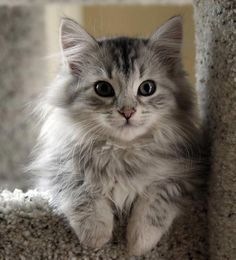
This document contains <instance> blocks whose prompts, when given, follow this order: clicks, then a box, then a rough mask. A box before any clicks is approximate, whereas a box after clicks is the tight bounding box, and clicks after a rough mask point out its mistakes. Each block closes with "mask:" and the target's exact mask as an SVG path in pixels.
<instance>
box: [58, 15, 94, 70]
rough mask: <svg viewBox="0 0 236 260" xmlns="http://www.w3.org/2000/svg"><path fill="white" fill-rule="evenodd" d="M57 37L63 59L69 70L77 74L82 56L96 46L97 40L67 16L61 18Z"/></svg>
mask: <svg viewBox="0 0 236 260" xmlns="http://www.w3.org/2000/svg"><path fill="white" fill-rule="evenodd" d="M59 38H60V45H61V52H62V56H63V58H64V61H65V62H66V63H67V64H68V65H69V68H70V69H71V72H72V73H74V74H76V75H78V74H79V66H80V65H81V64H80V63H81V60H82V58H83V57H84V56H86V53H89V52H90V51H91V50H94V48H96V47H97V45H98V43H97V41H96V40H95V39H94V38H93V37H92V36H91V35H90V34H89V33H87V32H86V31H85V30H84V29H83V28H82V27H81V26H80V25H79V24H78V23H77V22H75V21H73V20H72V19H69V18H63V19H62V20H61V24H60V35H59Z"/></svg>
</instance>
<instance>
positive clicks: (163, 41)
mask: <svg viewBox="0 0 236 260" xmlns="http://www.w3.org/2000/svg"><path fill="white" fill-rule="evenodd" d="M182 41H183V25H182V17H181V16H174V17H172V18H171V19H169V20H168V21H167V22H166V23H164V24H163V25H162V26H161V27H159V28H158V29H157V30H156V31H155V32H154V33H153V35H152V36H151V37H150V44H151V45H152V46H154V48H155V47H158V49H159V50H161V49H163V50H164V51H165V54H166V55H167V56H168V55H169V57H173V58H174V57H179V56H180V53H181V47H182Z"/></svg>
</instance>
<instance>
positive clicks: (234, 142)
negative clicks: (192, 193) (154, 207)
mask: <svg viewBox="0 0 236 260" xmlns="http://www.w3.org/2000/svg"><path fill="white" fill-rule="evenodd" d="M194 6H195V21H196V43H197V88H198V91H199V95H200V103H201V108H202V112H203V115H204V120H205V125H206V126H207V127H208V133H209V134H208V140H209V145H211V173H210V177H209V196H208V203H207V202H206V201H205V199H204V198H201V199H198V200H196V202H195V204H194V205H193V206H192V208H189V209H187V210H186V214H185V215H183V216H182V217H181V218H179V219H178V220H177V221H176V222H175V223H174V225H173V227H172V228H171V230H170V231H169V233H168V234H167V235H165V236H164V237H163V239H162V240H161V242H160V243H159V244H158V246H157V247H156V248H155V249H153V250H152V251H151V252H150V253H148V254H147V255H145V256H142V257H139V258H135V259H153V260H154V259H155V260H157V259H158V260H169V259H173V260H190V259H194V260H203V259H212V260H224V259H227V260H233V259H236V192H235V191H236V177H235V176H236V173H235V172H236V166H235V161H236V153H235V148H236V135H235V132H236V109H235V108H236V107H235V103H236V89H235V84H236V69H235V68H236V57H235V53H236V44H235V43H236V34H235V13H236V3H235V1H234V0H231V1H221V0H207V1H201V0H198V1H197V0H195V1H194ZM49 200H50V198H49V197H48V195H47V194H44V193H38V192H36V191H29V192H27V193H23V192H22V191H19V190H15V191H14V192H13V193H12V192H9V191H3V192H2V193H1V194H0V259H81V260H82V259H132V258H129V257H128V256H127V254H126V250H125V239H124V237H123V234H122V232H121V233H120V232H117V233H116V234H115V238H114V241H112V242H111V243H110V244H108V245H107V246H105V247H104V248H103V249H101V250H98V251H94V250H90V249H87V248H83V247H81V246H80V244H79V242H78V240H77V238H76V236H75V235H74V234H73V232H72V231H71V229H70V227H69V226H68V225H67V223H66V221H65V220H64V219H63V217H62V216H60V215H59V214H57V213H56V212H54V211H53V209H52V208H50V206H49V204H48V202H49ZM207 204H208V205H207ZM208 237H209V239H208ZM208 244H209V245H208Z"/></svg>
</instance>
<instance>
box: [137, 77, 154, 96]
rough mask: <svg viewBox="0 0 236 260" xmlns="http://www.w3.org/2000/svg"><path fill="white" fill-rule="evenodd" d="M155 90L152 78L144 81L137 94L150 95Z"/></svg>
mask: <svg viewBox="0 0 236 260" xmlns="http://www.w3.org/2000/svg"><path fill="white" fill-rule="evenodd" d="M155 91H156V84H155V82H154V81H152V80H146V81H144V82H143V83H142V84H141V85H140V86H139V88H138V95H141V96H151V95H152V94H153V93H154V92H155Z"/></svg>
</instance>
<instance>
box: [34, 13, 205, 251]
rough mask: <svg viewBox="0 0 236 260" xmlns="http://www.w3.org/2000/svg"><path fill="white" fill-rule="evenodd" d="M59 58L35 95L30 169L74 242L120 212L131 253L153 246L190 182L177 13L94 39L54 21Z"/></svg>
mask: <svg viewBox="0 0 236 260" xmlns="http://www.w3.org/2000/svg"><path fill="white" fill-rule="evenodd" d="M60 37H61V38H60V39H61V49H62V56H63V66H62V69H61V72H60V73H59V75H58V77H57V79H56V80H55V82H54V83H53V85H52V87H51V88H50V90H49V92H48V93H47V95H46V96H45V97H44V99H43V105H42V106H41V109H42V118H43V120H44V123H43V126H42V130H41V134H40V136H39V142H38V145H37V149H36V151H37V156H36V159H35V161H34V162H33V163H32V168H33V170H34V171H35V172H37V173H38V174H39V175H40V176H41V177H40V186H41V187H43V188H44V189H48V190H49V192H50V193H51V195H52V202H53V205H54V206H55V207H56V208H58V209H59V210H60V211H62V212H63V213H64V214H65V216H66V217H67V219H68V220H69V222H70V225H71V226H72V228H73V229H74V231H75V233H76V234H77V235H78V238H79V239H80V241H81V243H82V244H84V245H87V246H90V247H93V248H100V247H102V246H103V245H104V244H105V243H107V242H108V241H110V240H111V238H112V231H113V225H114V214H116V212H122V214H123V213H125V214H127V215H128V225H127V244H128V250H129V253H130V254H131V255H141V254H143V253H145V252H147V251H148V250H150V249H151V248H153V247H154V246H155V245H156V244H157V242H158V241H159V240H160V238H161V237H162V235H163V234H164V233H165V232H166V231H167V230H168V228H169V227H170V225H171V224H172V222H173V220H174V219H175V218H176V216H177V215H178V214H179V213H180V211H181V209H182V208H183V207H185V205H186V204H185V203H186V201H188V200H189V197H190V196H191V194H192V192H193V191H194V189H195V187H196V185H197V183H198V181H199V172H200V163H199V160H200V157H199V152H198V146H199V142H200V134H199V133H200V131H199V125H198V117H197V113H196V106H195V104H194V101H195V97H194V94H193V89H192V88H191V87H190V86H189V84H188V82H187V81H186V78H185V73H184V72H183V68H182V64H181V57H180V54H181V45H182V20H181V17H174V18H172V19H170V20H168V21H167V22H166V23H165V24H164V25H162V26H161V27H160V28H159V29H158V30H157V31H156V32H155V33H154V34H153V35H152V36H151V37H150V38H148V39H141V38H128V37H117V38H108V39H98V40H96V39H94V38H93V37H92V36H91V35H89V34H88V33H87V32H86V31H85V30H84V29H82V28H81V27H80V26H79V25H78V24H77V23H76V22H74V21H72V20H70V19H63V20H62V23H61V28H60Z"/></svg>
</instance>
